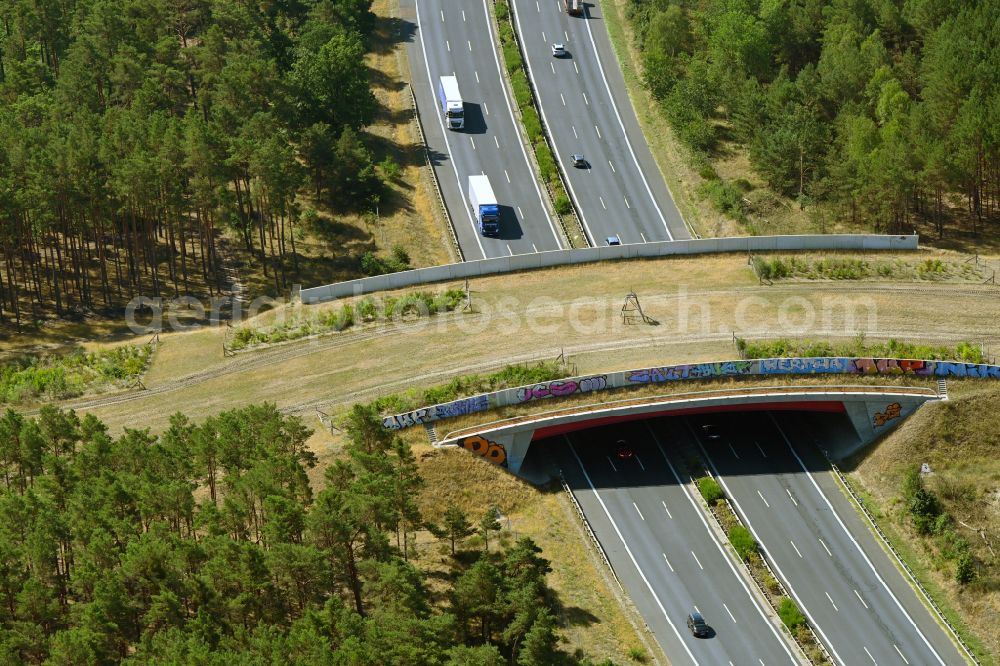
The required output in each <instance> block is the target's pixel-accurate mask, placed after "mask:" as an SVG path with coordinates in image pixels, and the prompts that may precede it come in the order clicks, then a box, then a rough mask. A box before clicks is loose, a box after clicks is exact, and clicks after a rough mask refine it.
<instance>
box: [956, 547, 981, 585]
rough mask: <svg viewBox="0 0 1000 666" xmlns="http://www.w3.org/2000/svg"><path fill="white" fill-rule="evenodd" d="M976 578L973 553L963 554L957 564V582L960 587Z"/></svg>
mask: <svg viewBox="0 0 1000 666" xmlns="http://www.w3.org/2000/svg"><path fill="white" fill-rule="evenodd" d="M975 577H976V563H975V560H973V559H972V554H971V553H968V552H966V553H962V554H961V555H959V556H958V560H957V561H956V562H955V581H956V582H957V583H959V584H960V585H965V584H966V583H971V582H972V579H973V578H975Z"/></svg>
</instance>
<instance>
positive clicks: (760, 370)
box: [382, 357, 1000, 430]
mask: <svg viewBox="0 0 1000 666" xmlns="http://www.w3.org/2000/svg"><path fill="white" fill-rule="evenodd" d="M811 374H843V375H911V376H921V377H935V376H936V377H973V378H980V379H1000V366H995V365H983V364H977V363H960V362H953V361H922V360H915V359H894V358H854V357H813V358H768V359H756V360H739V361H722V362H719V363H692V364H684V365H667V366H661V367H655V368H642V369H639V370H628V371H625V372H621V373H612V374H608V375H594V376H591V377H582V378H580V377H578V378H569V379H557V380H553V381H549V382H541V383H538V384H534V385H531V386H523V387H520V388H517V389H509V390H504V391H499V392H496V393H489V394H483V395H477V396H473V397H471V398H463V399H461V400H454V401H452V402H448V403H445V404H443V405H435V406H433V407H427V408H423V409H416V410H413V411H411V412H407V413H405V414H397V415H395V416H386V417H385V418H384V419H383V421H382V425H383V426H384V427H386V428H388V429H390V430H399V429H401V428H409V427H410V426H414V425H420V424H423V423H429V422H432V421H438V420H440V419H445V418H450V417H453V416H461V415H464V414H473V413H476V412H482V411H486V410H488V409H491V408H493V407H503V406H506V405H509V404H522V403H526V402H530V401H533V400H544V399H548V398H557V397H561V396H567V395H574V394H576V393H588V392H592V391H604V390H609V389H614V388H621V387H627V386H635V385H643V384H658V383H663V382H674V381H681V380H686V379H714V378H725V377H747V376H753V375H758V376H769V375H811Z"/></svg>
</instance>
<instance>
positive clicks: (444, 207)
mask: <svg viewBox="0 0 1000 666" xmlns="http://www.w3.org/2000/svg"><path fill="white" fill-rule="evenodd" d="M406 88H407V90H409V91H410V102H412V103H413V119H414V120H415V121H416V124H417V134H418V135H419V137H420V145H421V146H423V147H424V163H425V164H426V165H427V170H428V171H430V174H431V182H432V183H434V191H435V192H436V193H437V198H438V203H439V204H441V210H443V211H444V219H445V220H447V222H448V230H449V231H451V242H452V243H454V245H455V250H456V251H457V252H458V258H459V260H460V261H465V255H464V254H462V246H461V245H459V243H458V234H456V233H455V224H454V223H453V222H452V221H451V213H450V212H448V206H447V205H445V202H444V195H443V194H442V193H441V184H440V183H438V179H437V172H436V171H434V165H432V164H431V154H430V150H428V148H427V138H426V137H425V136H424V126H423V124H422V123H421V122H420V109H419V108H418V107H417V96H416V95H414V94H413V86H411V85H410V84H409V83H407V84H406Z"/></svg>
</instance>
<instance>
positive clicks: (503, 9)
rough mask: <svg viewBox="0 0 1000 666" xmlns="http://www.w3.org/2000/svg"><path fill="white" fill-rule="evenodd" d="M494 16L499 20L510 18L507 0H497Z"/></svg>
mask: <svg viewBox="0 0 1000 666" xmlns="http://www.w3.org/2000/svg"><path fill="white" fill-rule="evenodd" d="M496 16H497V18H498V19H499V20H500V21H501V22H504V21H506V20H507V19H509V18H510V7H508V6H507V0H497V3H496ZM508 25H509V24H508Z"/></svg>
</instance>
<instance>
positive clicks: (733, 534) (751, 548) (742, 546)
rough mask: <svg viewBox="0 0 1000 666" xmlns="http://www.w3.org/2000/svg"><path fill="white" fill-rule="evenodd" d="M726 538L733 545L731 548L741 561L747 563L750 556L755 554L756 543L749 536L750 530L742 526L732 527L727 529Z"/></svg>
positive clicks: (750, 535) (751, 536)
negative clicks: (727, 537)
mask: <svg viewBox="0 0 1000 666" xmlns="http://www.w3.org/2000/svg"><path fill="white" fill-rule="evenodd" d="M728 536H729V542H730V543H732V544H733V548H734V549H735V550H736V554H737V555H739V556H740V559H741V560H743V561H747V560H749V559H750V556H751V555H753V554H754V553H756V552H757V542H756V541H755V540H754V538H753V535H752V534H750V530H748V529H747V528H745V527H743V526H742V525H733V526H732V527H731V528H729V535H728Z"/></svg>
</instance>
